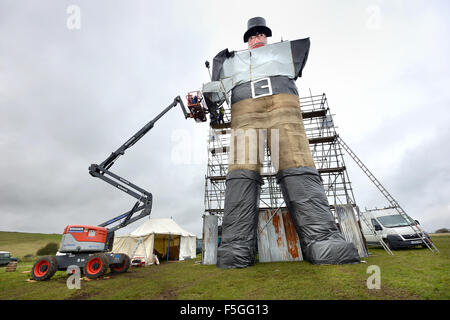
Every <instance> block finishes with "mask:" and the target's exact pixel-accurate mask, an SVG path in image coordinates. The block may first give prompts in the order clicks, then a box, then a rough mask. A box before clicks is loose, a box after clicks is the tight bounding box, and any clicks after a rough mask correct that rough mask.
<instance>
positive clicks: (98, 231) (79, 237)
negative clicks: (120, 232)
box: [64, 225, 108, 243]
mask: <svg viewBox="0 0 450 320" xmlns="http://www.w3.org/2000/svg"><path fill="white" fill-rule="evenodd" d="M69 233H70V234H71V235H72V236H73V237H74V238H75V240H76V241H80V242H101V243H105V242H106V235H107V233H108V230H107V229H106V228H103V227H97V226H80V225H69V226H67V227H66V228H65V229H64V234H69Z"/></svg>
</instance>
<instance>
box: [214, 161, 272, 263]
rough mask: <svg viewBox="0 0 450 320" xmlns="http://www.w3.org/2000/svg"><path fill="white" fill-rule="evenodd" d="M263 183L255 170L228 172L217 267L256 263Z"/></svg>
mask: <svg viewBox="0 0 450 320" xmlns="http://www.w3.org/2000/svg"><path fill="white" fill-rule="evenodd" d="M261 184H263V181H262V178H261V175H260V174H259V173H258V172H256V171H251V170H233V171H231V172H230V173H228V175H227V180H226V191H225V207H224V215H223V220H222V241H221V244H220V247H219V248H218V250H217V267H219V268H224V269H226V268H245V267H248V266H251V265H253V264H255V262H256V244H257V226H258V211H259V193H260V190H261Z"/></svg>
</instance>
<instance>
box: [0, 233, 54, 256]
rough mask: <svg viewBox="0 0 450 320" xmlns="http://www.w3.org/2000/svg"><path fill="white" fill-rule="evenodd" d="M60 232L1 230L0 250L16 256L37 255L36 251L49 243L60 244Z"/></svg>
mask: <svg viewBox="0 0 450 320" xmlns="http://www.w3.org/2000/svg"><path fill="white" fill-rule="evenodd" d="M60 241H61V235H60V234H46V233H26V232H6V231H0V251H9V252H11V254H12V255H13V256H15V257H19V258H20V257H23V256H26V255H33V256H35V255H36V251H38V250H39V249H40V248H42V247H43V246H45V245H46V244H47V243H50V242H55V243H57V244H58V245H59V242H60Z"/></svg>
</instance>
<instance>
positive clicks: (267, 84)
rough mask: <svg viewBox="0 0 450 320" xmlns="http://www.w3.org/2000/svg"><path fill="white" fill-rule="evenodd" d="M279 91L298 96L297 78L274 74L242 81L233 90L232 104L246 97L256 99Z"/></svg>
mask: <svg viewBox="0 0 450 320" xmlns="http://www.w3.org/2000/svg"><path fill="white" fill-rule="evenodd" d="M279 93H289V94H295V95H297V96H298V90H297V86H296V85H295V80H294V79H290V78H288V77H286V76H273V77H267V78H262V79H259V80H255V81H249V82H246V83H242V84H240V85H238V86H236V87H234V88H233V89H232V90H231V104H234V103H236V102H239V101H241V100H244V99H249V98H252V99H256V98H260V97H265V96H271V95H273V94H279Z"/></svg>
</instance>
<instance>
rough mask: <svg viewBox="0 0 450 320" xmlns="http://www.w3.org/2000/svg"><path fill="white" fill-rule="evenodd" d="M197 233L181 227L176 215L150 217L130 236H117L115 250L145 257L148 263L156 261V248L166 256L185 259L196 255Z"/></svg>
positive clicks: (163, 256)
mask: <svg viewBox="0 0 450 320" xmlns="http://www.w3.org/2000/svg"><path fill="white" fill-rule="evenodd" d="M196 239H197V237H196V236H195V234H193V233H190V232H188V231H186V230H184V229H183V228H181V227H180V226H179V225H178V224H177V223H176V222H175V221H174V220H172V219H155V218H152V219H148V220H146V221H145V222H144V223H142V224H141V225H140V226H139V227H138V228H137V229H136V230H134V231H133V232H131V233H130V234H129V235H127V236H117V237H115V239H114V245H113V252H115V253H125V254H127V255H129V256H130V258H133V257H144V258H145V260H146V264H151V263H153V262H154V258H153V250H156V251H157V252H158V253H159V255H160V258H162V259H163V260H166V259H167V260H185V259H193V258H195V256H196V252H195V248H196Z"/></svg>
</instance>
